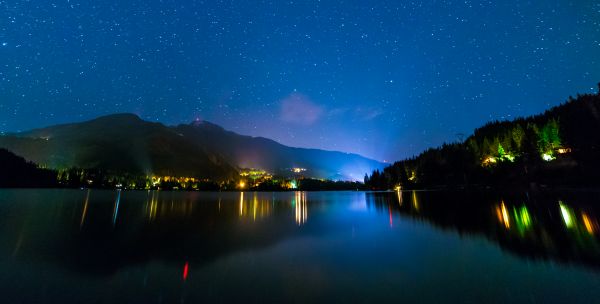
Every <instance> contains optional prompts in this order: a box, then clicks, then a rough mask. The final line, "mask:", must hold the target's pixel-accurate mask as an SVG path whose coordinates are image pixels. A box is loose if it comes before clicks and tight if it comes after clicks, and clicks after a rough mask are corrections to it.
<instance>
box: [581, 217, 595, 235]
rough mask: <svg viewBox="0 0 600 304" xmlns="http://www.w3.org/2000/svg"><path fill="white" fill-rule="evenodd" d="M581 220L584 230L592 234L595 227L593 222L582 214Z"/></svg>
mask: <svg viewBox="0 0 600 304" xmlns="http://www.w3.org/2000/svg"><path fill="white" fill-rule="evenodd" d="M581 218H582V219H583V225H584V226H585V229H586V230H587V232H589V233H590V234H594V230H595V228H596V227H595V226H596V225H595V223H594V222H593V220H592V219H590V218H589V216H588V215H587V214H585V213H583V212H582V213H581Z"/></svg>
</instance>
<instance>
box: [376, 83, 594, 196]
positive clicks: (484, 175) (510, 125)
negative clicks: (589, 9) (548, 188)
mask: <svg viewBox="0 0 600 304" xmlns="http://www.w3.org/2000/svg"><path fill="white" fill-rule="evenodd" d="M599 92H600V84H599ZM599 130H600V94H586V95H578V96H577V98H572V97H569V100H568V101H567V102H565V103H563V104H561V105H559V106H556V107H553V108H551V109H549V110H547V111H546V112H544V113H542V114H539V115H535V116H530V117H526V118H518V119H515V120H512V121H494V122H490V123H488V124H486V125H485V126H483V127H481V128H478V129H476V130H475V131H474V132H473V135H471V136H469V137H468V138H467V139H466V140H465V141H464V142H460V143H451V144H444V145H443V146H441V147H438V148H432V149H429V150H427V151H425V152H423V153H421V154H420V155H418V156H416V157H413V158H410V159H406V160H402V161H398V162H396V163H394V164H393V165H391V166H389V167H387V168H385V169H384V170H383V171H382V172H380V171H378V170H376V171H374V172H373V174H372V175H371V176H370V177H369V178H367V180H366V181H365V182H366V183H367V184H368V185H369V186H370V187H372V188H375V189H391V188H394V187H396V186H397V185H401V186H402V187H403V188H405V189H406V188H408V189H410V188H412V189H415V188H429V187H448V186H450V187H452V186H473V185H479V186H486V185H487V186H490V185H491V186H496V185H512V186H515V185H532V184H533V185H536V184H541V185H556V186H567V185H569V186H591V187H598V186H599V185H600V157H599V156H600V132H598V131H599Z"/></svg>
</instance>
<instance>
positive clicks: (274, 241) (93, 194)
mask: <svg viewBox="0 0 600 304" xmlns="http://www.w3.org/2000/svg"><path fill="white" fill-rule="evenodd" d="M598 200H600V197H594V196H588V195H583V196H581V195H560V196H555V195H548V196H541V195H535V196H534V195H526V194H524V195H511V196H506V195H487V194H486V195H484V194H473V193H471V194H465V193H459V192H455V193H451V192H419V191H409V192H401V191H396V192H389V193H365V192H354V191H349V192H318V193H317V192H284V193H259V192H230V193H200V192H164V191H98V190H91V191H90V190H0V266H2V267H3V272H2V274H0V283H2V285H3V286H7V287H5V288H4V289H1V290H2V291H3V299H5V301H3V302H6V303H20V302H41V303H67V302H72V303H82V302H123V303H131V302H137V303H161V302H162V303H165V302H166V303H173V302H180V303H183V302H187V303H196V302H199V303H200V302H228V303H240V302H244V303H246V302H261V303H262V302H318V301H323V302H344V303H345V302H403V301H404V302H423V303H429V302H432V303H435V302H439V299H440V296H444V297H445V298H444V299H446V298H448V299H451V300H454V301H456V302H475V303H476V302H478V301H480V300H481V299H486V302H489V301H487V300H491V301H494V300H496V302H501V303H502V302H504V303H508V302H509V303H515V302H524V303H529V302H539V303H545V302H549V301H550V302H551V301H553V300H554V301H556V302H577V301H575V300H573V301H570V300H571V299H570V298H568V297H571V295H575V298H576V300H577V299H578V300H580V301H581V300H582V299H590V298H591V299H593V298H597V297H598V296H600V294H598V292H599V291H598V290H597V289H595V288H593V287H595V286H597V285H598V283H600V271H598V270H600V267H598V266H599V264H600V262H599V261H600V246H599V239H598V238H599V233H598V219H599V218H598V214H599V213H598V207H596V206H595V205H594V203H595V202H597V201H598ZM440 227H441V228H443V229H442V230H444V231H441V230H440V229H439V228H440ZM456 232H458V234H459V235H460V237H457V233H456ZM482 236H485V238H487V239H489V240H490V241H491V242H488V241H482ZM498 248H503V249H504V250H506V251H507V252H510V253H511V254H502V252H501V251H500V250H498ZM530 259H536V260H537V261H536V262H534V263H530V262H529V260H530ZM547 260H549V261H559V262H564V263H561V264H560V265H554V264H553V263H546V262H545V261H547ZM571 264H573V265H576V266H577V267H572V265H571ZM581 266H584V267H581ZM481 269H486V272H485V275H482V274H481ZM590 270H591V271H590ZM573 282H576V283H573ZM12 286H17V287H18V288H20V289H14V288H12ZM232 286H235V293H232V292H231V290H232V289H231V288H232ZM398 290H402V291H403V292H396V291H398ZM522 290H526V291H527V293H523V292H515V291H522ZM507 294H510V295H509V296H505V295H507ZM448 295H450V296H448ZM567 295H568V296H567ZM561 296H562V297H561ZM515 297H518V298H517V299H516V300H515ZM23 299H25V300H23ZM513 300H515V301H513Z"/></svg>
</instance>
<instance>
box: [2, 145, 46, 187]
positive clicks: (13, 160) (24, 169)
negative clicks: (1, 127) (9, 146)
mask: <svg viewBox="0 0 600 304" xmlns="http://www.w3.org/2000/svg"><path fill="white" fill-rule="evenodd" d="M55 186H57V180H56V171H53V170H48V169H42V168H38V167H37V166H36V165H35V164H33V163H30V162H27V161H26V160H25V159H24V158H22V157H20V156H17V155H15V154H13V153H12V152H10V151H8V150H5V149H0V187H2V188H7V187H55Z"/></svg>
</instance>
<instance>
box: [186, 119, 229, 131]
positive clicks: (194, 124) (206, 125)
mask: <svg viewBox="0 0 600 304" xmlns="http://www.w3.org/2000/svg"><path fill="white" fill-rule="evenodd" d="M190 125H191V126H192V127H196V128H204V129H216V130H222V131H224V130H225V129H224V128H223V127H221V126H219V125H217V124H214V123H212V122H209V121H206V120H202V119H196V120H194V121H192V122H191V123H190Z"/></svg>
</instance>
